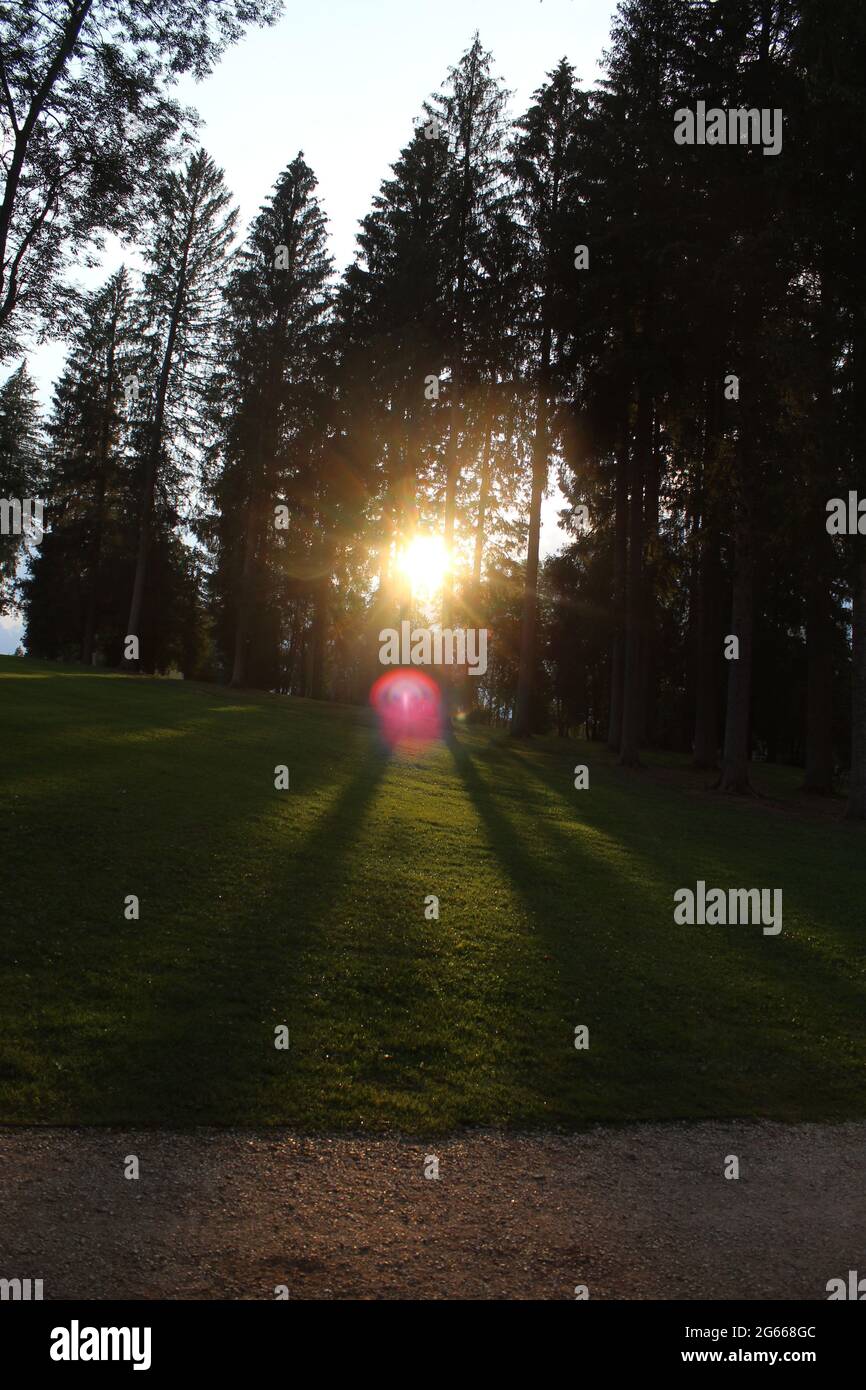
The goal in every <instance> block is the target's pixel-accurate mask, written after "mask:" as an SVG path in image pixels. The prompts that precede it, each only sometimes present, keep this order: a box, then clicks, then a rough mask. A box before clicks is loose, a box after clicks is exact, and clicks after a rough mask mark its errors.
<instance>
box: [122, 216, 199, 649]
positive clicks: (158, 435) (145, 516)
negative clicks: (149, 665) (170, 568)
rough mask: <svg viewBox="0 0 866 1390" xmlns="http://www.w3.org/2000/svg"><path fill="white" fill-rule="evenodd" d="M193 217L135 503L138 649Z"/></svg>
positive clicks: (134, 628)
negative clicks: (169, 389) (160, 462)
mask: <svg viewBox="0 0 866 1390" xmlns="http://www.w3.org/2000/svg"><path fill="white" fill-rule="evenodd" d="M192 230H193V219H192V218H190V222H189V226H188V228H187V235H186V240H185V242H184V246H183V258H182V261H181V267H180V273H179V275H178V281H177V290H176V292H175V296H174V303H173V305H172V312H171V321H170V323H169V328H168V337H167V339H166V344H165V353H164V354H163V359H162V368H161V370H160V373H159V383H158V385H157V391H156V408H155V410H154V417H153V427H152V429H151V432H150V438H149V440H148V448H147V457H146V461H145V468H144V481H143V484H142V489H141V503H140V506H139V517H138V553H137V555H136V560H135V579H134V581H133V585H132V601H131V603H130V605H129V620H128V622H127V625H126V632H127V636H134V637H137V638H138V641H139V652H140V651H141V633H140V632H139V628H140V626H141V610H142V607H143V604H144V584H145V579H146V577H147V558H148V552H149V550H150V521H151V517H152V515H153V505H154V494H155V492H156V474H157V468H158V466H159V456H160V453H161V451H162V435H163V429H164V427H165V402H166V397H167V395H168V382H169V377H170V375H171V368H172V364H173V361H174V347H175V342H176V340H177V330H178V324H179V322H180V314H181V309H182V307H183V303H184V299H185V296H186V268H187V259H188V257H189V248H190V243H191V241H192ZM124 665H125V668H126V670H130V671H137V670H139V668H140V659H138V658H137V659H135V660H131V661H127V662H125V663H124Z"/></svg>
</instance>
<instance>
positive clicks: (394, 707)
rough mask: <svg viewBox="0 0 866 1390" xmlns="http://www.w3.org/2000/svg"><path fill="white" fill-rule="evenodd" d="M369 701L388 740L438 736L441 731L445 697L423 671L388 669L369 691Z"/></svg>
mask: <svg viewBox="0 0 866 1390" xmlns="http://www.w3.org/2000/svg"><path fill="white" fill-rule="evenodd" d="M370 704H371V705H372V706H373V708H374V710H375V711H376V713H377V714H378V716H379V725H380V727H381V730H382V733H383V735H384V737H385V738H386V739H387V740H388V742H389V743H398V742H400V741H401V740H402V739H431V738H438V737H439V736H440V734H441V733H442V696H441V693H440V690H439V687H438V685H437V684H436V682H435V681H434V680H433V679H432V677H430V676H428V675H427V674H426V672H424V671H415V670H412V669H407V668H406V667H400V669H399V670H396V671H386V672H385V674H384V676H380V677H379V679H378V680H377V681H376V684H375V685H374V686H373V689H372V690H371V691H370Z"/></svg>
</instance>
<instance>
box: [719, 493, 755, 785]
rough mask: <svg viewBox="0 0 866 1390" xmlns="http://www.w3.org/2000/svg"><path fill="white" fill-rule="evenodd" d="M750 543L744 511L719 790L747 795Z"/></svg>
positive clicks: (751, 601) (751, 605) (751, 606)
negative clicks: (735, 648) (735, 643)
mask: <svg viewBox="0 0 866 1390" xmlns="http://www.w3.org/2000/svg"><path fill="white" fill-rule="evenodd" d="M753 621H754V542H753V536H752V518H751V515H750V514H749V512H748V510H747V511H745V512H744V513H743V514H742V515H741V516H740V519H739V524H738V526H737V536H736V542H735V550H734V584H733V603H732V617H731V631H732V633H733V634H734V635H735V636H737V637H738V638H739V640H740V652H739V659H738V660H736V661H730V662H729V663H728V668H729V669H728V708H727V713H726V719H725V744H724V750H723V753H722V775H721V778H720V780H719V790H720V791H723V792H748V791H749V790H750V784H749V720H750V714H751V698H752V630H753Z"/></svg>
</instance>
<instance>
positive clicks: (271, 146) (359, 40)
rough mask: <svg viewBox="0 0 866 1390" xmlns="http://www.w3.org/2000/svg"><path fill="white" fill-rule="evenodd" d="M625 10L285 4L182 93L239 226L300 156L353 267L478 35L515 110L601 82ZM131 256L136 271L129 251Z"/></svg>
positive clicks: (1, 624) (4, 632) (57, 349)
mask: <svg viewBox="0 0 866 1390" xmlns="http://www.w3.org/2000/svg"><path fill="white" fill-rule="evenodd" d="M614 9H615V0H430V3H426V2H425V0H312V3H309V0H305V3H303V4H300V3H297V0H287V4H286V13H285V15H284V16H283V18H282V20H281V21H280V22H279V24H278V25H276V26H275V27H274V28H272V29H265V30H255V31H252V32H251V33H249V34H248V35H247V37H246V38H245V39H244V40H243V41H242V42H241V43H239V44H237V45H235V46H234V47H233V48H230V49H229V50H228V52H227V53H226V54H225V56H224V57H223V59H222V61H221V63H220V64H219V66H218V67H217V69H216V71H215V72H214V73H213V74H212V76H211V77H210V78H208V80H207V81H206V82H203V83H200V84H196V83H193V82H184V83H183V84H181V86H180V87H179V88H178V94H179V96H180V98H181V99H182V100H183V101H184V102H185V103H186V104H187V105H189V106H193V107H195V108H196V109H197V110H198V111H199V113H200V114H201V116H202V122H203V123H202V127H201V130H200V139H201V143H202V144H203V145H204V146H205V148H206V149H207V151H208V153H209V154H210V155H211V156H212V157H213V158H214V159H215V160H216V162H217V164H218V165H220V167H221V168H222V169H223V170H224V172H225V176H226V182H227V184H228V186H229V188H230V189H231V190H232V192H233V194H234V197H235V201H236V202H237V203H238V205H239V207H240V212H241V219H240V225H241V230H242V231H245V230H246V226H247V224H248V223H249V222H250V220H251V219H252V218H253V217H254V216H255V214H256V213H257V211H258V209H259V207H260V206H261V205H262V203H263V202H264V201H265V200H266V198H267V197H268V194H269V192H270V190H271V188H272V186H273V184H274V182H275V181H276V178H277V176H278V174H279V173H280V171H281V170H282V169H283V168H284V167H285V166H286V164H288V163H289V161H290V160H291V159H293V158H294V156H295V155H296V154H297V152H298V150H303V152H304V157H305V159H306V161H307V163H308V164H309V165H310V167H311V168H312V169H313V171H314V173H315V174H316V177H317V178H318V180H319V187H318V194H319V197H320V199H321V202H322V206H323V208H324V211H325V213H326V214H327V216H328V219H329V223H330V231H331V254H332V255H333V257H334V260H335V262H336V267H337V269H338V270H340V271H342V270H343V269H344V267H345V266H346V265H347V264H349V262H350V261H351V260H352V258H353V255H354V249H355V233H356V231H357V224H358V222H359V220H360V219H361V218H362V217H363V216H364V215H365V214H366V213H367V212H368V211H369V210H370V207H371V205H372V200H373V196H374V194H375V193H376V192H377V190H378V188H379V185H380V183H381V181H382V179H383V178H385V177H386V176H387V175H388V172H389V170H390V166H391V165H392V164H393V163H394V161H395V160H396V159H397V157H398V155H399V153H400V150H401V149H402V148H403V146H404V145H406V144H407V143H408V141H409V139H410V138H411V135H412V118H413V116H417V115H419V114H420V112H421V106H422V103H423V102H424V100H425V98H426V97H428V96H429V95H430V93H431V92H434V91H436V90H438V89H439V88H440V87H441V86H442V84H443V82H444V80H445V76H446V73H447V71H448V68H449V67H451V66H453V65H455V64H456V63H457V62H458V60H459V59H460V57H461V55H462V53H463V52H464V51H465V50H466V49H467V48H468V47H469V44H470V43H471V41H472V36H473V34H474V32H475V30H476V29H477V30H478V31H479V34H480V37H481V42H482V43H483V44H484V46H485V48H488V49H490V50H491V51H492V53H493V57H494V61H495V69H496V72H497V73H498V74H499V75H500V76H501V77H502V78H504V80H505V83H506V85H507V86H508V88H509V89H511V90H512V91H513V93H514V95H513V97H512V110H513V113H514V114H515V115H518V114H520V113H521V112H522V111H524V110H525V109H526V107H527V106H528V105H529V102H530V100H531V97H532V93H533V92H534V91H535V89H536V88H537V87H538V86H540V85H541V83H542V82H543V81H544V78H545V75H546V74H547V73H548V72H549V71H550V69H551V68H553V67H554V66H555V65H556V64H557V63H558V62H559V59H560V58H563V57H565V58H567V59H568V60H569V62H571V63H572V64H573V65H574V68H575V70H576V73H577V76H578V78H579V79H581V81H583V82H584V83H586V84H589V83H593V82H595V81H596V80H597V79H598V77H599V76H600V72H601V69H600V66H599V62H600V59H601V54H602V51H603V49H604V48H605V47H606V46H607V42H608V37H609V33H610V26H611V19H612V15H613V11H614ZM125 258H126V260H127V261H128V262H129V263H130V264H135V258H134V256H132V255H131V254H130V252H129V250H127V251H126V253H125ZM122 259H124V252H123V249H122V248H119V247H118V245H117V244H116V243H115V244H113V245H112V246H111V247H110V248H108V249H107V253H106V257H105V262H104V266H103V268H102V269H101V270H100V271H96V272H88V273H87V274H86V275H82V276H81V277H80V278H81V283H83V284H86V285H92V284H97V283H99V282H101V281H102V280H103V279H104V278H105V277H106V275H107V274H109V273H110V272H111V271H112V270H113V269H114V268H115V267H116V266H117V265H118V264H119V263H120V261H121V260H122ZM63 357H64V349H63V345H62V344H60V343H50V344H47V345H45V346H44V347H42V348H39V349H37V350H36V351H34V352H32V353H31V354H29V356H28V362H29V365H30V369H31V371H32V372H33V375H34V377H35V378H36V381H37V383H38V385H39V390H40V395H41V397H42V400H43V401H44V402H45V403H46V404H47V403H48V401H49V400H50V396H51V386H52V382H53V381H54V379H55V378H56V376H57V375H58V373H59V371H60V368H61V366H62V363H63ZM15 365H17V364H15ZM558 505H559V502H558V500H557V498H556V497H552V498H550V499H548V500H547V502H546V504H545V514H544V524H543V534H542V550H543V551H549V550H550V549H551V548H553V547H554V546H555V544H556V541H557V539H558V535H557V524H556V511H557V507H558ZM20 632H21V627H20V624H19V623H18V622H10V621H9V620H8V619H6V620H3V619H0V652H11V651H14V650H15V647H16V646H17V645H18V642H19V640H20Z"/></svg>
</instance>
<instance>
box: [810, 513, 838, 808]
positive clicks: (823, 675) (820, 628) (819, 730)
mask: <svg viewBox="0 0 866 1390" xmlns="http://www.w3.org/2000/svg"><path fill="white" fill-rule="evenodd" d="M820 514H821V513H820V509H819V510H816V511H815V513H814V515H815V516H820ZM824 538H825V539H827V534H826V531H825V532H824ZM823 549H824V547H823V546H822V545H821V541H820V538H817V537H816V544H815V546H814V548H813V554H812V556H811V557H810V573H809V576H808V579H807V593H806V659H807V663H808V672H807V692H806V774H805V777H804V779H803V788H804V790H805V791H807V792H813V793H816V794H818V795H823V796H826V795H829V794H830V793H831V792H832V791H833V644H832V634H833V626H832V624H833V617H832V601H831V595H830V582H829V579H828V578H827V574H826V571H825V570H824V566H823V564H822V561H821V557H820V552H821V551H822V550H823ZM815 552H817V553H815Z"/></svg>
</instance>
